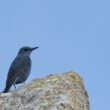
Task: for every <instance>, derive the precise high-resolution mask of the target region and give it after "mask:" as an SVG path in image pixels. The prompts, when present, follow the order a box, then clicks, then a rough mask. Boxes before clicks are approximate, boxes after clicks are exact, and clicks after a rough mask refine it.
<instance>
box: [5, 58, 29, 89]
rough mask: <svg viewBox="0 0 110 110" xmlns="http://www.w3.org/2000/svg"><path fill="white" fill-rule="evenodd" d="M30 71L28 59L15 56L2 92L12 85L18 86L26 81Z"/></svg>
mask: <svg viewBox="0 0 110 110" xmlns="http://www.w3.org/2000/svg"><path fill="white" fill-rule="evenodd" d="M30 70H31V59H30V57H28V56H25V57H23V56H17V57H16V58H15V60H14V61H13V62H12V64H11V66H10V69H9V72H8V76H7V81H6V88H5V90H4V91H7V90H8V89H9V88H10V87H11V86H12V85H13V84H19V83H22V82H24V81H26V79H27V78H28V76H29V74H30Z"/></svg>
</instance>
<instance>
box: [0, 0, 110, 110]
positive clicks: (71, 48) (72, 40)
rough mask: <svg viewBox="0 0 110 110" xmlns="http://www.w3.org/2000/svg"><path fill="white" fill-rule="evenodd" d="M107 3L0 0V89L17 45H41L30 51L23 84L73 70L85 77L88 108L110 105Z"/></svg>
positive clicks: (109, 17)
mask: <svg viewBox="0 0 110 110" xmlns="http://www.w3.org/2000/svg"><path fill="white" fill-rule="evenodd" d="M109 4H110V1H109V0H0V47H1V48H0V81H1V83H0V91H3V89H4V87H5V81H6V77H7V73H8V70H9V67H10V64H11V62H12V61H13V59H14V58H15V57H16V55H17V52H18V50H19V48H21V47H22V46H31V47H35V46H39V49H38V50H36V51H34V52H33V53H32V54H31V59H32V70H31V74H30V76H29V78H28V80H27V81H26V82H27V83H29V82H30V81H32V80H33V79H35V78H41V77H45V76H47V75H48V74H55V73H58V74H62V73H64V72H68V71H75V72H78V73H79V74H80V75H81V76H82V77H83V80H84V84H85V88H86V90H87V91H88V94H89V97H90V108H91V110H108V109H110V106H109V103H110V102H109V99H110V87H109V84H110V67H109V66H110V58H109V57H110V14H109V13H110V5H109ZM12 88H13V87H12Z"/></svg>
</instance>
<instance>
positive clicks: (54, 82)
mask: <svg viewBox="0 0 110 110" xmlns="http://www.w3.org/2000/svg"><path fill="white" fill-rule="evenodd" d="M0 110H89V97H88V94H87V91H86V90H85V87H84V84H83V80H82V78H81V77H80V76H79V75H78V74H77V73H75V72H67V73H64V74H51V75H49V76H47V77H46V78H41V79H35V80H33V81H32V82H31V83H30V84H27V85H24V86H21V87H19V88H18V89H16V90H14V91H10V92H9V93H1V94H0Z"/></svg>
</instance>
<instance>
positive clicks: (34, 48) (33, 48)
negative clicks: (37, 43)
mask: <svg viewBox="0 0 110 110" xmlns="http://www.w3.org/2000/svg"><path fill="white" fill-rule="evenodd" d="M37 48H39V47H34V48H31V50H32V51H33V50H35V49H37Z"/></svg>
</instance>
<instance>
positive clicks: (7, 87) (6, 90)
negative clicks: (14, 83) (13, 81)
mask: <svg viewBox="0 0 110 110" xmlns="http://www.w3.org/2000/svg"><path fill="white" fill-rule="evenodd" d="M10 88H11V85H9V84H7V85H6V87H5V89H4V91H3V93H7V92H8V91H9V89H10Z"/></svg>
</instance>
